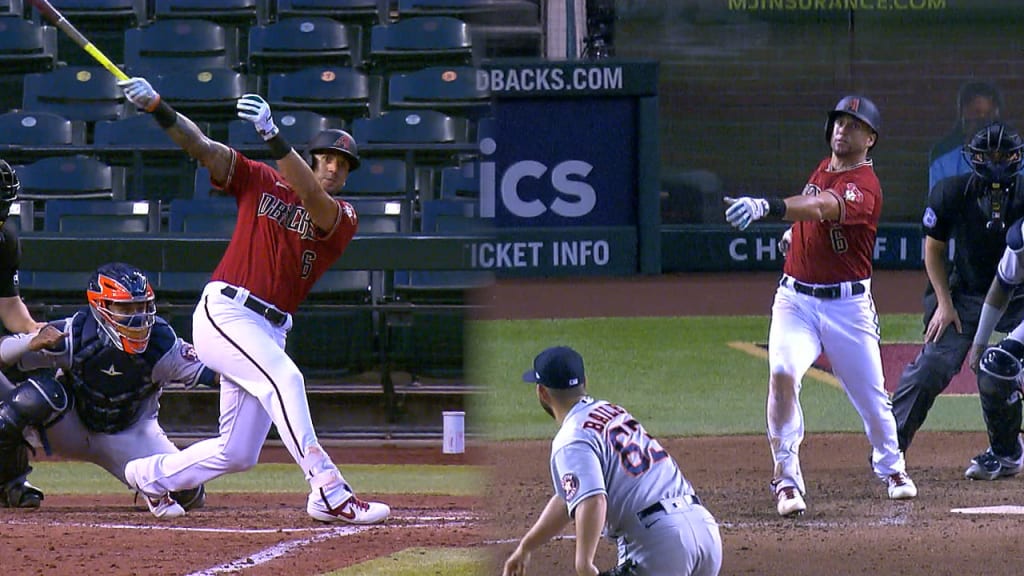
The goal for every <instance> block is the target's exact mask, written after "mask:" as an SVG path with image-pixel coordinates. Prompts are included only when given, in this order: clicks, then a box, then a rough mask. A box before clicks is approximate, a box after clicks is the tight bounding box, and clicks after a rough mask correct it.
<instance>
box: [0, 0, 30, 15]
mask: <svg viewBox="0 0 1024 576" xmlns="http://www.w3.org/2000/svg"><path fill="white" fill-rule="evenodd" d="M0 16H17V17H18V18H23V17H24V16H25V5H24V3H22V1H21V0H0Z"/></svg>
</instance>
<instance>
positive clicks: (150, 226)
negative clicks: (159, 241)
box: [43, 200, 160, 236]
mask: <svg viewBox="0 0 1024 576" xmlns="http://www.w3.org/2000/svg"><path fill="white" fill-rule="evenodd" d="M43 231H44V232H49V233H53V234H74V235H76V236H81V235H93V236H118V235H121V234H156V233H158V232H159V231H160V203H159V202H128V201H120V202H118V201H110V200H50V201H48V202H47V203H46V209H45V213H44V216H43Z"/></svg>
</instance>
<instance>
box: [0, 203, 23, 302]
mask: <svg viewBox="0 0 1024 576" xmlns="http://www.w3.org/2000/svg"><path fill="white" fill-rule="evenodd" d="M19 266H21V246H20V245H19V244H18V233H17V232H16V231H15V230H14V228H13V227H11V226H8V225H7V222H4V225H3V227H2V228H0V298H9V297H11V296H17V295H18V267H19Z"/></svg>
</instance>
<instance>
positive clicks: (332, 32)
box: [248, 17, 355, 76]
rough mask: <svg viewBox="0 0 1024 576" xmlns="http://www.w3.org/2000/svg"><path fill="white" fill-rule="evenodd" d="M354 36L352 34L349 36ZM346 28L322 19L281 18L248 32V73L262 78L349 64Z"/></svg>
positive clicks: (351, 43)
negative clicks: (311, 65)
mask: <svg viewBox="0 0 1024 576" xmlns="http://www.w3.org/2000/svg"><path fill="white" fill-rule="evenodd" d="M353 35H355V34H353ZM349 36H350V31H349V29H348V28H347V27H346V26H345V25H344V24H342V23H341V22H338V21H337V20H334V19H331V18H326V17H304V18H284V19H281V20H278V21H277V22H274V23H273V24H269V25H266V26H255V27H253V28H251V29H250V30H249V58H248V62H249V72H250V73H254V74H257V75H261V76H262V75H266V74H269V73H275V72H291V71H294V70H301V69H303V68H307V67H309V65H310V63H311V62H316V64H317V65H318V66H337V67H344V66H350V65H351V64H352V61H353V59H352V50H353V46H354V45H355V43H354V42H352V41H351V40H350V38H349Z"/></svg>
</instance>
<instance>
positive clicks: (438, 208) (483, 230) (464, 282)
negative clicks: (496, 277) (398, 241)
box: [395, 199, 494, 296]
mask: <svg viewBox="0 0 1024 576" xmlns="http://www.w3.org/2000/svg"><path fill="white" fill-rule="evenodd" d="M419 232H420V233H422V234H427V235H444V234H458V235H468V236H485V237H489V236H493V234H494V230H493V226H492V224H491V221H490V220H487V219H483V218H480V217H479V216H478V203H477V202H476V201H475V200H463V199H457V200H452V199H441V200H425V201H423V202H422V215H421V219H420V229H419ZM491 281H492V277H491V275H490V274H489V273H487V272H475V271H472V270H452V271H434V270H413V271H410V272H408V273H406V272H403V271H396V272H395V290H396V291H397V292H399V293H402V291H403V290H404V291H405V292H406V294H407V296H408V293H409V292H416V291H417V289H420V288H427V289H435V288H442V289H456V290H462V289H466V288H469V287H475V286H481V285H484V284H487V283H489V282H491ZM419 291H420V292H422V290H419Z"/></svg>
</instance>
